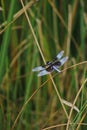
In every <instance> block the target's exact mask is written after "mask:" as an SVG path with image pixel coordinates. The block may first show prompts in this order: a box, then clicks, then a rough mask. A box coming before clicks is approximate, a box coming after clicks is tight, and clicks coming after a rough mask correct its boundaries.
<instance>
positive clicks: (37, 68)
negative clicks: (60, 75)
mask: <svg viewBox="0 0 87 130" xmlns="http://www.w3.org/2000/svg"><path fill="white" fill-rule="evenodd" d="M44 69H45V68H44V67H42V66H38V67H35V68H34V69H32V71H41V70H44Z"/></svg>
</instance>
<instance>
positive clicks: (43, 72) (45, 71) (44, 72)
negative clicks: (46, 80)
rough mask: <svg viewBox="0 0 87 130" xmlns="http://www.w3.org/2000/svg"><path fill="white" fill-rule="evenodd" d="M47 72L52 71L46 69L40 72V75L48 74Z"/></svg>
mask: <svg viewBox="0 0 87 130" xmlns="http://www.w3.org/2000/svg"><path fill="white" fill-rule="evenodd" d="M47 74H50V72H48V71H47V70H45V69H44V70H42V71H41V72H39V74H38V77H40V76H43V75H47Z"/></svg>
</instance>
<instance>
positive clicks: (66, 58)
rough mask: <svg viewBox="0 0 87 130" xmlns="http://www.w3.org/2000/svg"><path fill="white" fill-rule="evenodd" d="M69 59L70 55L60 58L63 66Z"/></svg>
mask: <svg viewBox="0 0 87 130" xmlns="http://www.w3.org/2000/svg"><path fill="white" fill-rule="evenodd" d="M67 60H68V56H66V57H63V58H62V59H61V60H60V63H61V66H62V65H63V64H64V63H65V62H66V61H67Z"/></svg>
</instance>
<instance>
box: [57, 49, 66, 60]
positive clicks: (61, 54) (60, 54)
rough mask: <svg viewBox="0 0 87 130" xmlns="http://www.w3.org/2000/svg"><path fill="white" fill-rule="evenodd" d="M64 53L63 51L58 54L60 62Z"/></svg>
mask: <svg viewBox="0 0 87 130" xmlns="http://www.w3.org/2000/svg"><path fill="white" fill-rule="evenodd" d="M63 53H64V51H61V52H60V53H58V54H57V56H56V57H57V58H58V60H59V59H60V58H61V57H62V56H63Z"/></svg>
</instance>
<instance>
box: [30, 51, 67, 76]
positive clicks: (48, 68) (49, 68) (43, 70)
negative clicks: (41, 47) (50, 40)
mask: <svg viewBox="0 0 87 130" xmlns="http://www.w3.org/2000/svg"><path fill="white" fill-rule="evenodd" d="M63 54H64V51H63V50H62V51H61V52H59V53H58V54H57V56H56V57H55V58H54V59H53V60H52V61H47V62H46V64H45V65H42V66H38V67H35V68H33V69H32V71H33V72H34V71H38V72H39V73H38V75H37V76H38V77H40V76H44V75H48V74H50V73H52V72H53V71H57V72H58V73H60V72H61V71H60V69H59V68H60V67H61V66H63V65H64V63H65V62H66V61H67V60H68V56H65V57H63Z"/></svg>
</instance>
